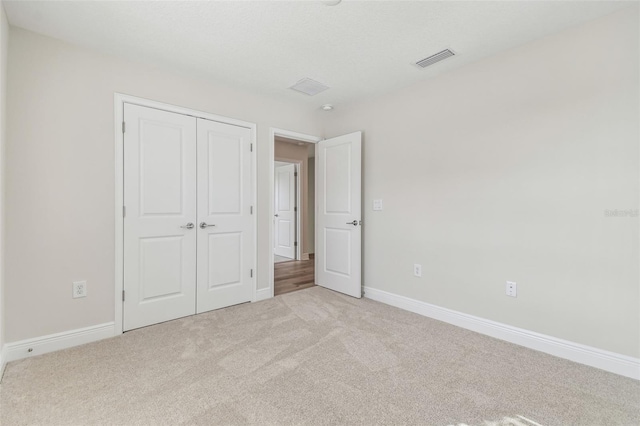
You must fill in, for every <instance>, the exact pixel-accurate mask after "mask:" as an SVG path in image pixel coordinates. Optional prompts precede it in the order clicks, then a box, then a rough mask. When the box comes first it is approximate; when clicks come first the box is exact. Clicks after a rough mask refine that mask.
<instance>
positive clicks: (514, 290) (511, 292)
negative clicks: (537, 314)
mask: <svg viewBox="0 0 640 426" xmlns="http://www.w3.org/2000/svg"><path fill="white" fill-rule="evenodd" d="M507 296H511V297H517V296H518V285H517V284H516V283H514V282H513V281H507Z"/></svg>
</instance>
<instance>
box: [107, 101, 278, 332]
mask: <svg viewBox="0 0 640 426" xmlns="http://www.w3.org/2000/svg"><path fill="white" fill-rule="evenodd" d="M125 103H128V104H134V105H140V106H144V107H148V108H156V109H160V110H163V111H168V112H175V113H178V114H184V115H190V116H192V117H196V118H204V119H207V120H212V121H218V122H220V123H226V124H231V125H234V126H239V127H245V128H248V129H250V130H251V143H253V155H252V156H251V173H252V176H253V178H252V179H251V191H252V196H251V199H252V205H253V211H254V214H253V227H254V233H253V250H254V262H256V259H257V258H258V240H257V238H258V232H257V231H258V215H257V214H256V210H257V209H256V207H257V191H256V188H257V182H258V175H257V167H256V151H257V143H256V124H255V123H250V122H248V121H242V120H237V119H235V118H229V117H223V116H221V115H215V114H210V113H207V112H204V111H198V110H194V109H191V108H185V107H180V106H175V105H170V104H165V103H162V102H157V101H152V100H149V99H144V98H138V97H136V96H131V95H125V94H122V93H114V138H115V145H114V146H115V202H114V205H115V209H114V212H115V228H116V233H115V284H114V290H115V291H114V295H115V299H114V301H115V303H114V305H115V313H114V335H116V336H117V335H119V334H122V330H123V323H122V313H123V306H122V291H123V290H124V280H123V274H124V218H123V214H122V213H123V207H122V206H123V205H124V162H123V161H124V134H123V132H122V122H123V121H124V104H125ZM272 140H273V139H272ZM271 153H272V155H273V147H272V149H271ZM271 167H272V168H273V162H272V165H271ZM271 174H272V175H273V170H272V171H271ZM271 179H272V180H273V176H271ZM272 186H273V184H272ZM272 190H273V189H272ZM271 198H273V195H272V196H271ZM272 209H273V207H272ZM272 215H273V212H272ZM271 250H272V259H271V260H272V261H273V248H272V249H271ZM271 270H272V271H271V274H272V275H273V268H271ZM254 271H255V273H254V274H253V297H252V301H256V291H257V288H256V283H257V276H258V274H257V272H258V270H257V267H256V266H255V264H254Z"/></svg>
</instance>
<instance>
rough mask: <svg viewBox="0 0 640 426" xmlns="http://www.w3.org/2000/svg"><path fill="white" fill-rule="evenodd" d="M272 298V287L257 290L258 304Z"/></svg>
mask: <svg viewBox="0 0 640 426" xmlns="http://www.w3.org/2000/svg"><path fill="white" fill-rule="evenodd" d="M269 298H271V287H267V288H261V289H260V290H256V300H255V301H256V302H259V301H261V300H266V299H269Z"/></svg>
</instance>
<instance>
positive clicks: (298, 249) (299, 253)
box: [273, 157, 302, 260]
mask: <svg viewBox="0 0 640 426" xmlns="http://www.w3.org/2000/svg"><path fill="white" fill-rule="evenodd" d="M276 161H281V162H283V163H289V164H293V165H294V170H295V173H296V176H295V182H296V188H295V195H296V200H295V207H296V226H295V228H296V235H295V240H296V242H297V243H298V245H297V246H296V250H295V252H296V254H295V258H294V259H293V260H302V245H301V244H300V237H301V235H302V234H301V233H300V232H301V229H300V223H301V220H300V215H301V214H302V206H301V205H300V200H301V198H302V197H301V196H302V194H301V193H300V188H301V186H300V181H301V179H300V178H301V176H300V164H301V163H300V161H298V160H293V159H290V158H284V157H275V161H274V163H275V162H276ZM273 179H274V182H273V184H274V188H275V164H274V178H273ZM273 193H274V201H275V189H274V191H273ZM274 212H275V208H274ZM274 231H275V229H274Z"/></svg>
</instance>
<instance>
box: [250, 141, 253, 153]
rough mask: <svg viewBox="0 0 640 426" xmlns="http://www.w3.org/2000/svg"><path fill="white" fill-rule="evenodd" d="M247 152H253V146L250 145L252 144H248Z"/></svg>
mask: <svg viewBox="0 0 640 426" xmlns="http://www.w3.org/2000/svg"><path fill="white" fill-rule="evenodd" d="M249 150H250V151H251V152H253V144H252V143H250V144H249Z"/></svg>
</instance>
